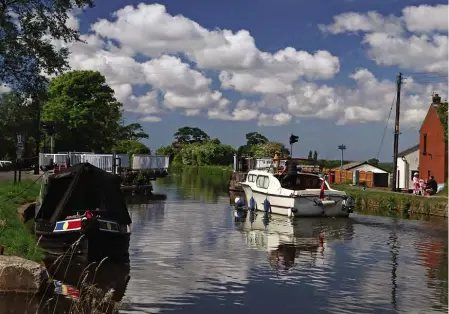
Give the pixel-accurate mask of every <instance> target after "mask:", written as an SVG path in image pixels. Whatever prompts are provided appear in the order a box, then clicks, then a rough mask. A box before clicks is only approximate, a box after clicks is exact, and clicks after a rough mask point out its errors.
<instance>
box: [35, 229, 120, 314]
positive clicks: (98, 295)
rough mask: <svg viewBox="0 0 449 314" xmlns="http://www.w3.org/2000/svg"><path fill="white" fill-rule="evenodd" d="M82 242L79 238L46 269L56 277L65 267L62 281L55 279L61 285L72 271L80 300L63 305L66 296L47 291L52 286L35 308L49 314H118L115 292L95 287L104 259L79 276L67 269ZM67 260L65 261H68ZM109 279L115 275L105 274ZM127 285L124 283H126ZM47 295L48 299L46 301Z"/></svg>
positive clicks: (118, 301)
mask: <svg viewBox="0 0 449 314" xmlns="http://www.w3.org/2000/svg"><path fill="white" fill-rule="evenodd" d="M82 239H83V236H81V237H80V238H79V239H78V241H76V242H75V243H74V244H72V246H71V247H70V248H69V249H68V250H67V251H66V252H65V253H64V254H63V255H61V256H59V257H58V258H57V259H56V260H55V261H54V262H53V263H52V264H51V265H49V266H48V268H47V269H48V271H49V273H50V274H51V275H55V276H57V273H58V271H59V269H60V268H61V266H63V265H65V269H61V273H63V278H58V279H59V280H61V281H62V282H65V281H66V278H67V275H68V273H69V272H71V271H75V272H76V273H77V276H78V275H79V277H78V281H77V283H76V284H74V283H73V284H74V285H75V287H74V288H75V289H78V291H79V298H78V299H72V300H70V301H69V302H64V301H66V299H65V296H62V295H60V294H52V292H53V291H51V289H49V287H51V284H50V285H48V286H47V289H46V290H45V292H44V293H43V295H42V296H41V299H40V303H39V306H38V308H39V309H41V310H47V312H49V313H59V311H60V310H63V311H64V313H67V314H100V313H117V312H118V310H119V308H120V306H121V297H120V299H119V300H117V299H116V297H115V296H114V293H115V291H114V289H108V290H104V289H101V288H99V287H98V286H97V284H96V278H97V275H98V273H99V272H100V269H101V267H102V266H103V264H105V263H107V258H104V259H103V260H101V261H100V262H99V263H90V264H88V265H87V267H85V268H84V269H83V270H82V271H81V272H80V273H79V274H78V272H77V271H76V269H75V270H74V269H70V267H71V266H72V265H71V262H72V258H73V254H74V252H75V251H76V247H77V246H78V245H79V243H80V241H81V240H82ZM67 259H68V261H67ZM108 276H110V277H112V278H114V276H117V273H114V272H108ZM126 284H127V282H126ZM49 294H50V297H49Z"/></svg>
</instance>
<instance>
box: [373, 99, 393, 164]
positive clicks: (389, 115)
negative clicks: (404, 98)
mask: <svg viewBox="0 0 449 314" xmlns="http://www.w3.org/2000/svg"><path fill="white" fill-rule="evenodd" d="M395 101H396V95H394V97H393V101H392V102H391V107H390V113H389V114H388V118H387V122H386V123H385V128H384V132H383V134H382V140H381V141H380V146H379V150H378V151H377V156H376V159H377V160H379V155H380V150H381V149H382V145H383V143H384V139H385V134H386V132H387V128H388V122H390V117H391V112H392V111H393V106H394V102H395Z"/></svg>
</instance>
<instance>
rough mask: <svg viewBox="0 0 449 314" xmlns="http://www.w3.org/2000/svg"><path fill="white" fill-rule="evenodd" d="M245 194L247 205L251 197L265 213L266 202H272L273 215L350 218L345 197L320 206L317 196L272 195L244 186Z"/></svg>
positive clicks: (335, 198)
mask: <svg viewBox="0 0 449 314" xmlns="http://www.w3.org/2000/svg"><path fill="white" fill-rule="evenodd" d="M242 188H243V190H244V192H245V198H246V204H247V205H249V204H250V199H251V197H253V198H254V201H255V209H256V210H259V211H264V201H265V199H267V200H268V201H269V202H270V209H271V213H273V214H278V215H284V216H294V217H349V214H350V211H349V210H348V209H347V208H346V207H344V206H343V202H344V199H343V197H333V199H334V200H335V202H331V203H330V204H329V202H328V203H327V204H326V205H325V206H319V205H317V203H316V202H315V201H314V200H316V199H317V198H318V196H319V194H317V195H316V196H299V197H292V196H287V195H282V196H278V195H272V194H266V193H261V192H258V191H254V190H252V188H251V186H249V185H245V184H242Z"/></svg>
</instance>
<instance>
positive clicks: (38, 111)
mask: <svg viewBox="0 0 449 314" xmlns="http://www.w3.org/2000/svg"><path fill="white" fill-rule="evenodd" d="M31 97H32V103H33V104H32V105H33V106H34V108H36V138H35V145H36V156H37V161H36V162H35V164H34V174H39V152H40V148H39V146H40V142H41V104H40V100H39V96H38V95H37V94H33V95H32V96H31Z"/></svg>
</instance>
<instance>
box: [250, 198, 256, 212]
mask: <svg viewBox="0 0 449 314" xmlns="http://www.w3.org/2000/svg"><path fill="white" fill-rule="evenodd" d="M249 209H251V210H255V209H256V202H255V201H254V197H252V196H251V198H250V199H249Z"/></svg>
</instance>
